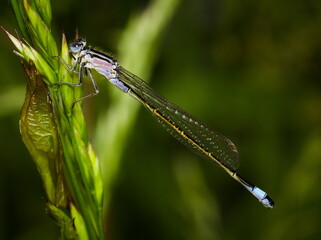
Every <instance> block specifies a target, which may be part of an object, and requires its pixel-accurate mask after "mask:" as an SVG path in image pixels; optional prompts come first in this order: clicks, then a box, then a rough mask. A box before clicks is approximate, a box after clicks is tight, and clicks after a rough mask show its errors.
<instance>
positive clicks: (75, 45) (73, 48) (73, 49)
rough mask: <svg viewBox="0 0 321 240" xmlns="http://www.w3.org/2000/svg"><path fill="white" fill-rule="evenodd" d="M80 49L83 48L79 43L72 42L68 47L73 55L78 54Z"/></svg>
mask: <svg viewBox="0 0 321 240" xmlns="http://www.w3.org/2000/svg"><path fill="white" fill-rule="evenodd" d="M82 47H83V44H82V43H79V42H74V43H72V44H70V46H69V48H70V51H71V52H73V53H78V52H80V51H81V49H82Z"/></svg>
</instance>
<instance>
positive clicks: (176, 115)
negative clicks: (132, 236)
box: [59, 39, 274, 208]
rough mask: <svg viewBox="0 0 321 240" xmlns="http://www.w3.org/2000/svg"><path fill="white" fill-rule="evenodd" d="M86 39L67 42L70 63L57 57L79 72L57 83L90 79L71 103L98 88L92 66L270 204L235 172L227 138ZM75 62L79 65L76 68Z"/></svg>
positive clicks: (267, 204)
mask: <svg viewBox="0 0 321 240" xmlns="http://www.w3.org/2000/svg"><path fill="white" fill-rule="evenodd" d="M86 43H87V42H86V40H84V39H78V40H76V41H75V42H73V43H72V44H70V51H71V54H72V55H73V57H74V59H75V62H74V64H73V66H72V67H70V66H69V65H68V64H67V63H66V62H65V61H64V60H63V59H62V58H60V60H61V61H62V62H63V63H64V64H65V65H66V67H67V68H68V69H69V70H71V71H73V72H76V73H77V74H79V82H78V83H68V82H59V84H66V85H73V86H80V85H81V84H82V78H83V74H84V72H86V73H88V75H89V77H90V78H91V81H92V83H93V86H94V89H95V92H93V93H91V94H89V95H87V96H85V97H82V98H81V99H79V100H77V101H76V102H75V103H77V102H79V101H82V100H84V99H86V98H89V97H92V96H94V95H96V94H98V92H99V90H98V87H97V84H96V81H95V79H94V77H93V75H92V73H91V69H94V70H96V71H97V72H98V73H100V74H101V75H103V76H104V77H106V78H107V79H108V80H109V82H111V83H112V84H113V85H115V86H116V87H118V88H119V89H120V90H122V91H123V92H125V93H128V94H129V95H130V96H132V97H134V98H135V99H136V100H138V101H139V102H141V103H142V104H143V105H144V106H145V107H146V108H147V109H148V110H150V111H151V113H152V114H153V115H154V116H155V117H156V118H157V119H158V120H159V122H161V123H162V125H163V126H165V127H166V128H167V129H168V130H170V132H171V134H172V135H173V136H174V137H176V138H177V139H178V140H179V141H180V142H182V143H183V144H185V145H186V146H188V147H189V148H190V149H191V150H193V151H194V152H196V153H198V154H200V155H201V156H202V157H204V158H206V159H209V160H210V161H213V162H215V163H217V164H218V165H219V166H220V167H221V168H223V169H224V170H225V171H226V172H227V173H228V174H229V175H230V176H231V177H232V178H234V179H235V180H236V181H238V182H239V183H240V184H241V185H242V186H243V187H245V188H246V189H247V190H248V191H250V192H251V193H252V194H253V195H254V196H255V197H256V198H257V199H258V200H259V201H260V202H261V203H262V204H263V205H264V206H265V207H267V208H273V207H274V202H273V200H272V199H271V198H270V197H269V196H268V195H267V193H266V192H264V191H263V190H261V189H260V188H258V187H256V186H255V185H253V184H250V183H249V182H248V181H246V180H245V179H244V178H242V177H241V176H240V175H238V174H237V173H236V169H237V167H238V165H239V162H238V152H237V149H236V146H235V145H234V144H233V143H232V142H231V141H230V140H229V139H227V138H226V137H224V136H223V135H221V134H219V133H217V132H215V131H213V130H211V129H210V128H208V127H207V126H206V125H205V124H203V123H202V122H201V121H199V120H198V119H196V118H195V117H193V116H192V115H190V114H189V113H187V112H185V111H184V110H182V109H181V108H180V107H178V106H176V105H175V104H173V103H171V102H170V101H168V100H167V99H166V98H164V97H163V96H161V95H159V94H158V93H157V92H155V91H154V90H153V89H152V88H151V87H149V86H148V85H147V84H146V83H145V82H144V81H143V80H142V79H140V78H139V77H137V76H135V75H134V74H132V73H131V72H129V71H127V70H126V69H124V68H123V67H122V66H121V65H119V64H118V61H117V60H116V59H114V58H113V57H111V56H109V55H107V54H105V53H101V52H99V51H97V50H94V49H93V48H91V47H90V46H86ZM78 65H79V69H78V71H76V68H77V66H78Z"/></svg>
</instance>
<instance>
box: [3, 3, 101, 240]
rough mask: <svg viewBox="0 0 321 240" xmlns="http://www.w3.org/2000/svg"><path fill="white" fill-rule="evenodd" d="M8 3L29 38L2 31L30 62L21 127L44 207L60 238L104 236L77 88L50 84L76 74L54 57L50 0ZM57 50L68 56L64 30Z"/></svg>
mask: <svg viewBox="0 0 321 240" xmlns="http://www.w3.org/2000/svg"><path fill="white" fill-rule="evenodd" d="M11 4H12V7H13V10H14V13H15V16H16V18H17V21H18V24H19V26H20V28H21V31H22V34H23V37H24V39H27V40H28V43H24V42H22V41H21V40H18V39H17V38H15V37H13V36H12V35H11V34H9V33H8V32H6V33H7V35H8V36H9V38H10V39H11V41H12V42H13V43H14V45H15V46H16V48H17V52H16V53H17V54H18V55H19V56H20V57H22V58H23V59H24V60H25V61H26V62H28V63H30V66H27V65H26V64H24V65H25V69H26V70H25V71H26V76H27V79H28V86H29V87H28V91H27V94H26V99H25V105H24V109H23V111H22V115H21V126H22V128H21V132H22V136H23V140H24V142H25V144H26V146H27V148H28V149H29V152H30V154H31V156H32V157H33V159H34V161H35V163H36V164H37V167H38V170H39V172H40V174H41V176H42V180H43V182H44V187H45V190H46V193H47V200H48V203H47V206H48V210H49V212H50V214H51V215H52V216H53V217H54V218H55V219H56V221H57V223H58V225H59V226H60V227H61V232H62V236H61V238H62V239H75V238H77V239H103V238H104V236H103V227H102V197H103V193H102V179H101V173H100V167H99V163H98V160H97V158H96V156H95V153H94V152H93V150H92V147H91V145H90V143H89V141H88V136H87V127H86V123H85V121H84V116H83V113H82V110H81V106H80V104H77V105H76V106H75V107H74V108H72V104H73V102H74V101H75V99H77V98H79V96H81V95H82V92H81V88H72V87H70V86H60V85H53V84H54V83H56V82H59V81H65V82H76V81H77V79H76V76H75V75H74V74H70V72H68V71H67V70H66V68H65V66H63V65H62V64H61V63H60V62H59V61H57V58H53V56H58V47H57V44H56V42H55V40H54V38H53V36H52V34H51V28H50V21H51V7H50V1H41V0H29V1H28V0H23V1H15V0H12V1H11ZM60 56H61V57H62V58H63V59H64V60H65V61H67V62H70V57H69V53H68V47H67V43H66V40H65V37H64V36H63V39H62V48H61V54H60ZM42 82H44V83H45V85H41V83H42ZM35 99H36V100H37V101H36V100H35Z"/></svg>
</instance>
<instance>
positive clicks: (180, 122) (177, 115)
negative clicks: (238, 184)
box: [117, 66, 239, 170]
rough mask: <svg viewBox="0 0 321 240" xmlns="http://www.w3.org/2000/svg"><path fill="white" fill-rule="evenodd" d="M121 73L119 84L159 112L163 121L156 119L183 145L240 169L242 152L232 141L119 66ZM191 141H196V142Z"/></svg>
mask: <svg viewBox="0 0 321 240" xmlns="http://www.w3.org/2000/svg"><path fill="white" fill-rule="evenodd" d="M117 72H118V74H119V76H118V78H119V80H120V81H122V82H123V83H125V84H126V85H128V86H129V88H130V89H131V91H132V92H134V93H133V94H132V95H134V97H135V94H136V95H138V97H139V99H138V100H139V101H141V102H142V103H143V104H144V105H145V106H146V107H147V108H148V109H149V110H151V111H152V112H153V110H154V109H155V110H156V111H157V112H158V113H159V114H160V115H161V116H162V117H160V116H158V115H157V114H155V112H154V114H153V115H154V116H155V117H156V118H157V120H158V121H159V122H160V123H161V124H162V125H163V126H164V127H165V128H166V129H167V130H168V131H169V132H170V133H171V134H172V135H173V136H174V137H175V138H177V139H178V140H179V141H180V142H181V143H183V144H184V145H186V146H187V147H189V148H190V149H191V150H192V151H194V152H196V153H198V154H199V155H201V156H202V157H204V158H206V159H209V160H211V161H213V159H212V158H211V157H210V156H208V155H207V154H206V153H205V152H207V153H211V155H212V156H213V157H214V158H215V159H216V160H218V161H219V162H221V163H222V164H223V165H225V166H226V167H228V168H229V169H231V170H236V169H237V167H238V166H239V161H238V152H237V149H236V146H235V145H234V144H233V143H232V142H231V141H230V140H229V139H228V138H226V137H224V136H223V135H221V134H219V133H217V132H215V131H213V130H211V129H210V128H209V127H207V126H206V125H205V124H204V123H202V122H201V121H199V120H198V119H197V118H195V117H193V116H192V115H191V114H189V113H187V112H185V111H184V110H183V109H181V108H180V107H178V106H176V105H175V104H173V103H171V102H170V101H168V100H167V99H166V98H164V97H162V96H161V95H160V94H158V93H157V92H156V91H154V90H153V89H152V88H151V87H149V86H148V85H147V83H145V82H144V81H143V80H142V79H140V78H139V77H137V76H135V75H134V74H132V73H131V72H129V71H127V70H126V69H124V68H122V67H121V66H118V68H117ZM136 98H137V97H136ZM150 107H151V108H150ZM190 139H193V141H191V140H190ZM200 148H201V149H203V150H205V152H204V151H202V150H201V149H200Z"/></svg>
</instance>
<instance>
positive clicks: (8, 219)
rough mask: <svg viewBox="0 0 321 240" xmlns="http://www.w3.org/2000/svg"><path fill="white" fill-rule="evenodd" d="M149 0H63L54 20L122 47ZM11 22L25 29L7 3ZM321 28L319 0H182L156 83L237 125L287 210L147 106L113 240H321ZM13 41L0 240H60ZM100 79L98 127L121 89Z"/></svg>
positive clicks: (8, 56)
mask: <svg viewBox="0 0 321 240" xmlns="http://www.w3.org/2000/svg"><path fill="white" fill-rule="evenodd" d="M149 3H150V1H146V0H144V1H143V0H140V1H126V0H117V1H102V0H101V1H85V0H77V1H73V0H66V1H63V2H62V1H61V2H60V1H59V3H56V1H54V2H53V4H52V9H53V21H52V27H53V31H54V34H55V36H56V39H57V42H59V41H60V40H58V39H60V37H61V35H60V32H61V31H62V29H63V30H64V31H65V32H66V35H67V38H68V39H72V38H73V37H74V33H75V29H76V28H78V30H79V32H80V34H81V35H84V36H85V37H86V38H87V40H88V41H90V42H91V43H92V44H93V45H96V46H99V47H101V48H103V49H106V50H109V51H111V52H114V53H115V55H116V56H117V44H118V41H119V38H120V36H121V33H122V32H123V31H125V30H126V27H127V24H128V21H129V19H130V18H131V17H132V16H133V15H135V14H136V15H139V14H140V13H142V12H144V11H145V10H146V9H147V8H148V6H149ZM152 19H153V16H152V17H151V21H152ZM0 24H1V25H3V26H4V27H5V28H7V29H8V30H10V32H12V33H14V29H18V27H17V24H16V22H15V19H14V16H13V13H12V11H11V9H10V7H9V4H8V3H7V2H6V1H3V0H1V2H0ZM320 29H321V1H319V0H309V1H303V0H293V1H285V0H278V1H276V0H272V1H271V0H260V1H255V0H242V1H238V0H224V1H223V0H216V1H213V0H198V1H193V0H185V1H181V3H180V5H179V7H178V8H177V10H176V11H175V13H174V15H173V17H172V18H171V20H170V21H169V24H168V25H167V26H166V30H165V31H164V34H162V37H161V38H160V39H159V43H158V44H157V48H156V47H155V49H154V51H155V52H157V54H156V62H155V65H154V68H153V71H152V76H151V80H150V81H151V83H150V84H151V86H152V87H153V88H154V89H156V90H157V91H159V92H161V93H162V94H163V95H164V96H166V97H167V98H168V99H170V100H171V101H173V102H175V103H176V104H178V105H180V106H181V107H183V108H184V109H186V110H187V111H189V112H191V113H192V114H193V115H195V116H198V118H200V119H202V120H203V121H204V122H206V123H207V124H208V125H210V126H212V127H213V128H214V129H217V130H219V132H221V133H223V134H224V135H225V136H228V137H229V138H230V139H231V140H232V141H233V142H234V143H235V144H236V145H237V147H238V150H239V152H240V160H241V167H240V169H239V172H240V174H241V175H242V176H245V177H246V179H249V180H250V181H251V182H253V183H255V184H257V185H258V186H259V187H261V188H262V189H264V190H265V191H267V192H268V193H269V194H270V195H271V196H272V197H273V199H274V200H275V202H276V207H275V209H273V210H268V209H265V208H264V207H262V206H261V204H260V203H258V202H257V201H256V200H255V199H254V198H253V197H252V196H251V194H249V193H248V192H247V191H246V190H245V189H243V188H242V187H241V186H240V185H239V184H237V183H236V182H234V181H233V180H232V179H230V178H229V177H228V176H227V174H225V173H224V172H223V171H222V170H221V169H219V168H218V167H216V166H215V165H213V164H211V163H209V162H207V161H204V160H203V159H201V158H199V157H198V156H197V155H194V154H193V153H191V152H190V151H188V150H187V149H186V148H184V147H183V146H182V145H181V144H179V143H178V142H177V141H176V140H175V139H174V138H172V137H171V136H170V135H169V134H167V133H166V131H165V130H164V129H163V128H162V127H161V126H160V125H159V124H157V123H156V122H155V121H154V120H153V118H152V117H151V115H150V114H149V113H148V112H147V111H145V110H144V109H141V110H140V111H139V114H138V119H137V121H136V122H135V124H134V125H133V128H132V129H131V131H129V132H128V138H127V144H126V147H125V151H124V152H123V155H122V156H123V157H122V161H121V165H120V168H119V171H118V174H117V175H116V179H115V182H114V185H113V188H112V191H111V193H110V198H111V202H110V205H109V206H108V214H106V215H107V216H106V218H105V219H106V220H105V222H106V231H107V232H108V234H107V235H108V239H191V240H192V239H197V240H203V239H319V238H320V236H321V211H320V208H321V191H320V189H319V186H320V185H319V184H320V180H321V129H320V123H321V83H320V78H321V68H320V66H321V31H320ZM13 49H14V48H13V45H12V44H11V43H10V42H9V40H8V38H7V37H6V36H5V34H4V33H0V83H1V84H0V136H1V138H0V239H19V240H20V239H58V237H57V236H58V235H59V233H58V229H57V228H56V226H55V224H54V222H53V221H52V220H51V219H50V218H49V217H47V216H46V214H45V207H44V201H45V199H44V191H43V188H42V183H41V180H40V178H39V175H38V173H37V169H36V167H35V165H34V164H33V162H32V160H31V158H30V156H29V154H28V152H27V150H26V148H25V146H24V145H23V142H22V140H21V137H20V134H19V112H20V108H21V106H22V103H23V97H24V88H25V79H24V75H23V70H22V68H21V66H20V63H19V59H18V58H17V57H16V56H15V55H14V54H13V53H12V50H13ZM137 61H139V56H137ZM125 67H126V66H125ZM99 86H100V89H101V91H102V95H101V96H99V97H97V99H95V100H90V101H91V103H90V104H87V105H86V104H85V110H86V117H87V119H90V121H89V123H88V124H89V129H91V134H93V132H94V130H93V129H95V126H96V125H95V119H97V118H98V116H99V113H100V111H103V107H104V105H105V104H104V96H106V95H107V94H108V91H109V90H108V89H109V88H110V87H112V86H111V85H110V84H107V83H105V82H104V81H99ZM119 94H121V92H120V91H119ZM133 101H134V100H133ZM108 104H113V103H112V102H111V103H108ZM89 107H90V109H86V108H89ZM93 138H94V137H93ZM106 138H108V134H106ZM94 148H96V146H95V144H94ZM98 151H99V149H98ZM106 212H107V210H106Z"/></svg>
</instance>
